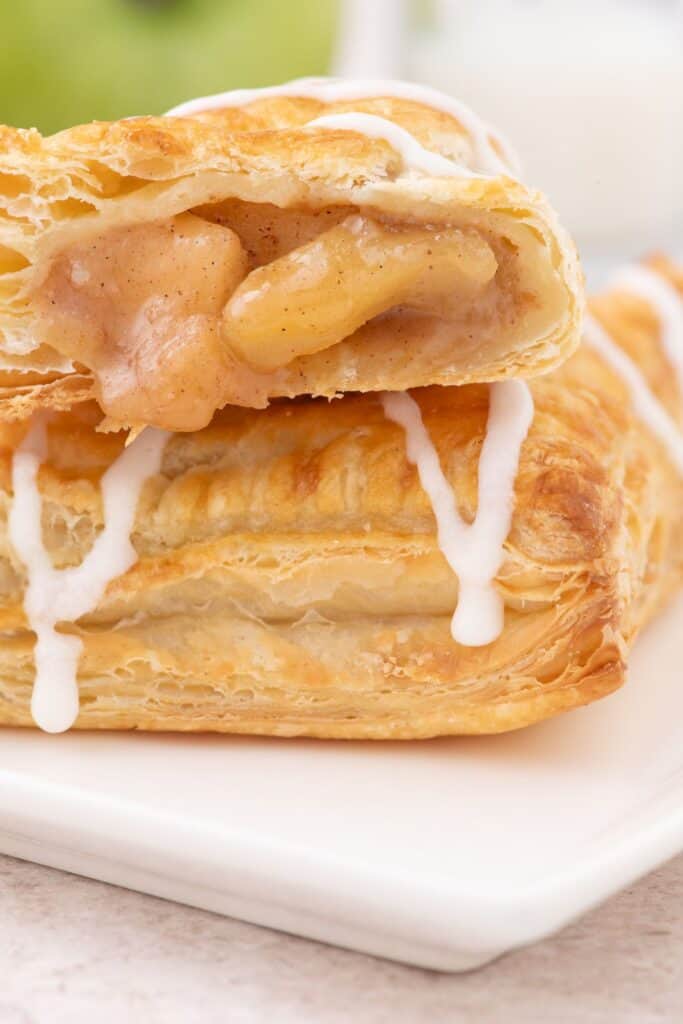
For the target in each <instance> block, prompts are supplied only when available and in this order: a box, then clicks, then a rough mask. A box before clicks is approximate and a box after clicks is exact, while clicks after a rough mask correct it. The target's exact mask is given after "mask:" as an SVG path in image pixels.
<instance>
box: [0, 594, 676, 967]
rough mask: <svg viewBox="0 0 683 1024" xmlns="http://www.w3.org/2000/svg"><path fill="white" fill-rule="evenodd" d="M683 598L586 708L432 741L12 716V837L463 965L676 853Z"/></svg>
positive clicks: (7, 837) (289, 927)
mask: <svg viewBox="0 0 683 1024" xmlns="http://www.w3.org/2000/svg"><path fill="white" fill-rule="evenodd" d="M682 638H683V599H681V600H680V601H679V602H678V603H677V604H676V605H674V606H673V607H672V608H670V609H669V611H668V612H667V613H666V614H665V615H664V616H662V617H661V618H660V619H659V620H658V621H657V622H656V623H655V624H654V625H653V626H652V627H651V628H650V629H649V630H648V631H647V633H646V634H645V635H644V636H643V637H642V638H641V640H640V642H639V644H638V646H637V648H636V651H635V652H634V656H633V662H632V670H631V678H630V681H629V683H628V685H627V686H626V687H625V688H624V689H623V690H622V691H621V692H620V693H618V694H616V695H614V696H612V697H610V698H608V699H607V700H604V701H602V702H600V703H598V704H596V705H594V706H592V707H589V708H586V709H584V710H581V711H578V712H574V713H573V714H570V715H566V716H564V717H562V718H560V719H556V720H554V721H552V722H547V723H544V724H542V725H540V726H536V727H535V728H532V729H527V730H525V731H522V732H519V733H513V734H510V735H507V736H498V737H490V738H482V739H464V740H463V739H460V740H458V739H456V740H435V741H430V742H423V743H389V744H371V743H364V744H361V743H324V742H315V741H287V740H283V741H277V740H275V741H274V740H260V739H233V738H229V737H208V736H196V737H183V736H144V735H139V734H120V735H116V734H99V735H97V734H90V735H85V734H84V735H79V734H77V733H71V734H69V735H66V736H56V737H51V736H46V735H42V734H39V733H33V732H22V731H20V730H6V731H4V732H2V731H0V850H1V851H2V852H5V853H9V854H14V855H15V856H18V857H24V858H27V859H30V860H35V861H39V862H40V863H44V864H50V865H53V866H55V867H59V868H64V869H66V870H68V871H75V872H78V873H80V874H84V875H90V876H92V877H94V878H100V879H103V880H105V881H108V882H114V883H116V884H118V885H124V886H127V887H130V888H133V889H139V890H141V891H144V892H149V893H153V894H155V895H159V896H164V897H167V898H170V899H174V900H179V901H181V902H184V903H189V904H193V905H196V906H199V907H205V908H207V909H209V910H214V911H218V912H219V913H224V914H230V915H232V916H234V917H240V918H243V919H245V920H248V921H254V922H256V923H259V924H264V925H269V926H271V927H274V928H281V929H284V930H286V931H290V932H294V933H297V934H300V935H306V936H309V937H311V938H316V939H322V940H324V941H326V942H333V943H336V944H339V945H343V946H349V947H351V948H354V949H359V950H364V951H367V952H370V953H375V954H378V955H381V956H387V957H391V958H394V959H397V960H404V961H407V962H410V963H415V964H420V965H423V966H427V967H435V968H440V969H445V970H461V969H465V968H469V967H473V966H476V965H478V964H481V963H484V962H485V961H487V960H489V959H491V958H492V957H495V956H497V955H498V954H500V953H502V952H504V951H505V950H508V949H511V948H512V947H514V946H518V945H521V944H523V943H528V942H532V941H534V940H536V939H539V938H541V937H542V936H544V935H547V934H549V933H550V932H552V931H554V930H556V929H557V928H560V927H561V926H562V925H564V924H565V923H566V922H567V921H569V920H570V919H571V918H573V917H575V916H577V915H578V914H581V913H582V912H583V911H585V910H586V909H587V908H588V907H590V906H592V905H593V904H595V903H597V902H598V901H600V900H602V899H604V898H605V897H607V896H609V895H610V894H612V893H613V892H615V891H616V890H617V889H619V888H620V887H622V886H624V885H627V884H629V883H630V882H631V881H633V880H634V879H635V878H637V877H638V876H639V875H642V874H643V873H645V872H646V871H648V870H650V869H651V868H653V867H655V866H656V865H657V864H659V863H661V862H662V861H663V860H665V859H666V858H668V857H670V856H672V855H673V854H674V853H676V852H677V851H678V850H680V849H681V848H683V720H682V712H683V679H682V672H681V663H682V662H683V651H682V650H681V639H682Z"/></svg>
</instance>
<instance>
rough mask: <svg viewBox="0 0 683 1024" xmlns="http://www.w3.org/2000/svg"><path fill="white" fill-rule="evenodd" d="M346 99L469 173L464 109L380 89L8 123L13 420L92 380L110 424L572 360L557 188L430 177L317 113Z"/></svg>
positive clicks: (0, 242)
mask: <svg viewBox="0 0 683 1024" xmlns="http://www.w3.org/2000/svg"><path fill="white" fill-rule="evenodd" d="M349 111H356V112H361V113H366V114H371V115H373V116H381V117H382V118H385V119H388V120H390V121H391V122H393V123H395V124H397V125H399V126H401V127H403V128H405V129H406V130H408V131H409V132H410V133H411V134H412V135H413V136H414V137H415V138H417V139H418V140H419V141H420V142H421V143H422V144H423V145H424V146H425V147H427V148H428V149H429V150H430V151H433V152H437V153H441V154H443V155H446V156H448V157H449V158H452V159H455V160H456V161H457V162H459V163H460V164H462V165H463V166H464V167H465V168H469V169H472V168H474V169H475V170H476V158H475V152H474V150H473V146H472V140H471V139H470V137H469V136H468V134H467V131H466V130H465V129H464V127H463V126H462V125H460V124H459V123H458V122H457V121H456V120H455V119H454V118H453V117H451V116H450V115H448V114H444V113H443V112H441V111H437V110H433V109H431V108H429V107H426V106H424V105H423V104H420V103H415V102H410V101H407V100H397V99H390V98H374V99H373V98H370V99H365V100H358V101H354V102H353V103H351V102H347V103H341V102H340V103H330V104H322V103H320V102H318V101H315V100H309V99H304V98H282V97H280V98H271V99H266V100H259V101H256V102H253V103H251V104H249V105H248V106H247V107H245V108H244V109H228V110H224V111H216V112H212V113H207V114H201V115H196V116H193V117H186V118H154V117H145V118H133V119H129V120H124V121H120V122H115V123H94V124H90V125H84V126H80V127H77V128H73V129H70V130H68V131H65V132H62V133H60V134H58V135H55V136H52V137H50V138H42V137H41V136H40V135H39V134H38V133H37V132H35V131H18V130H14V129H11V128H0V417H2V419H4V420H11V419H21V418H24V417H26V416H27V415H29V414H30V413H31V412H32V411H34V410H35V409H38V408H43V407H44V408H51V409H56V410H60V409H61V410H65V409H68V408H71V407H72V406H73V405H75V404H77V403H79V402H83V401H86V400H88V399H92V398H95V399H97V400H98V402H99V404H100V406H101V408H102V409H103V410H104V412H105V413H106V415H107V417H108V420H107V425H109V426H111V427H116V426H119V425H122V424H125V425H128V426H140V425H142V424H144V423H152V424H155V425H158V426H164V427H168V428H169V429H175V430H192V429H196V428H198V427H200V426H202V425H204V424H205V423H207V422H208V421H209V420H210V417H211V415H212V414H213V411H214V410H215V409H217V408H220V407H222V406H223V405H224V404H225V403H226V402H228V403H231V404H240V405H245V406H252V407H263V406H265V405H266V404H267V402H268V401H269V400H270V399H272V398H275V397H283V396H284V397H293V396H297V395H301V394H311V395H314V396H326V397H332V396H334V395H336V394H338V393H339V392H344V391H358V392H367V391H376V390H382V389H392V390H401V389H405V388H408V387H415V386H424V385H430V384H443V385H448V384H461V383H467V382H476V381H483V380H497V379H502V378H506V377H512V376H531V375H534V374H538V373H541V372H545V371H547V370H548V369H550V368H552V367H554V366H556V365H558V364H559V363H560V362H561V361H562V360H563V359H565V358H566V357H567V356H568V355H569V353H570V352H571V351H572V350H573V348H574V347H575V345H576V344H577V342H578V331H579V322H580V315H581V306H582V299H581V283H580V272H579V269H578V266H577V262H576V257H575V252H574V249H573V246H572V244H571V243H570V241H569V240H568V238H567V236H566V235H565V233H564V232H563V230H562V229H561V227H560V226H559V224H558V222H557V219H556V217H555V215H554V213H553V211H552V210H551V209H550V207H549V206H548V204H547V202H546V201H545V199H544V198H543V197H542V196H541V195H540V194H539V193H538V192H535V191H533V190H530V189H528V188H526V187H525V186H524V185H522V184H520V183H519V182H517V181H515V180H513V179H512V178H510V177H506V176H497V177H466V176H455V177H446V176H437V177H435V176H425V175H424V174H422V173H417V172H415V171H413V170H411V169H410V168H408V167H407V166H406V165H405V163H404V160H403V157H402V156H401V154H400V153H398V152H397V151H396V150H395V149H393V148H392V146H391V145H389V143H388V142H386V141H385V140H383V139H381V138H377V139H372V138H369V137H367V136H365V135H362V134H359V133H358V132H355V131H346V130H339V129H335V130H331V129H322V128H310V127H306V124H307V122H309V121H311V120H312V119H314V118H316V117H318V116H320V115H323V114H325V115H326V114H331V113H332V114H336V113H342V114H343V113H348V112H349ZM170 239H172V240H173V242H172V243H171V241H170ZM430 240H431V241H432V242H433V243H434V245H435V246H437V248H438V252H437V254H436V255H437V259H436V260H432V259H431V257H432V251H431V247H430V244H429V243H430ZM233 250H234V251H233ZM356 251H358V252H359V255H358V257H357V260H356V264H355V265H354V264H353V254H354V252H356ZM406 253H412V254H413V264H414V265H413V266H412V269H409V270H407V269H406V266H407V256H406ZM221 261H222V262H221ZM408 262H410V261H409V260H408ZM219 264H220V265H219ZM435 266H436V267H440V268H442V272H441V273H440V274H439V273H438V272H437V271H435V269H434V268H435ZM302 267H304V268H305V274H304V277H305V280H303V281H302ZM322 267H327V273H323V272H322V270H321V268H322ZM444 267H445V268H450V270H449V275H448V276H447V275H446V274H445V273H444V272H443V268H444ZM336 268H339V271H340V272H338V270H337V269H336ZM344 268H350V270H349V272H348V276H347V278H346V279H344V278H343V271H344ZM244 275H246V277H245V276H244ZM131 280H132V284H131ZM239 282H241V284H240V283H239ZM368 295H370V296H371V298H372V299H373V301H370V300H369V299H368ZM361 299H362V300H363V301H361ZM290 300H291V301H290ZM288 317H289V319H287V318H288ZM141 324H142V327H141ZM179 325H182V326H179ZM143 327H144V329H143ZM316 346H323V347H316Z"/></svg>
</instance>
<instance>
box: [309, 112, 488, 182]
mask: <svg viewBox="0 0 683 1024" xmlns="http://www.w3.org/2000/svg"><path fill="white" fill-rule="evenodd" d="M306 127H307V128H330V129H336V130H341V131H349V132H358V133H359V134H361V135H367V136H368V137H369V138H371V139H384V140H385V141H386V142H388V143H389V145H390V146H391V147H392V148H393V149H395V150H396V152H397V153H400V154H401V156H402V157H403V162H404V163H405V165H406V166H407V167H411V168H413V169H414V170H416V171H422V172H423V173H425V174H433V175H435V176H438V177H454V176H455V177H459V178H477V177H479V175H477V174H475V173H474V171H470V170H469V168H467V167H463V166H462V165H461V164H456V163H455V162H454V161H453V160H449V159H448V157H445V156H441V154H440V153H433V152H432V151H431V150H429V149H425V148H424V146H421V145H420V143H419V142H418V141H417V139H416V138H415V136H414V135H411V134H410V132H407V131H406V130H405V128H400V127H399V125H397V124H394V123H393V121H387V119H386V118H384V117H376V116H375V115H374V114H361V113H356V112H354V113H348V114H329V115H327V116H325V117H317V118H316V119H315V120H314V121H309V122H308V123H307V125H306Z"/></svg>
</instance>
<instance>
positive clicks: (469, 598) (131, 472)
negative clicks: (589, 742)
mask: <svg viewBox="0 0 683 1024" xmlns="http://www.w3.org/2000/svg"><path fill="white" fill-rule="evenodd" d="M677 285H678V287H680V285H681V278H680V275H678V274H677V271H676V268H674V267H672V266H670V265H667V264H666V263H665V262H664V261H659V262H656V263H653V264H650V265H648V266H639V267H634V268H630V269H629V270H628V271H627V272H622V273H620V274H619V275H618V276H616V277H615V279H614V285H613V287H610V289H609V290H608V291H606V292H605V293H604V294H602V295H600V296H598V297H596V298H595V300H593V302H592V303H591V310H592V313H591V318H590V319H589V321H588V327H587V337H586V343H585V344H583V345H582V346H581V347H580V349H579V350H578V352H577V353H576V354H575V355H574V356H573V357H572V358H571V359H570V360H569V361H568V362H567V363H566V364H565V365H564V366H562V367H561V368H560V369H558V370H555V371H554V372H553V373H550V374H547V375H545V376H540V377H537V378H535V379H534V380H533V381H531V382H530V383H529V384H527V383H524V382H522V381H500V382H497V383H493V384H490V385H486V384H470V385H467V386H463V387H436V386H430V387H426V388H422V389H415V390H412V391H411V392H410V393H397V392H389V393H381V394H377V395H376V394H363V395H352V394H348V395H345V396H344V397H343V398H341V399H339V400H338V401H335V402H332V403H328V402H326V401H324V400H321V399H315V398H299V399H293V400H285V401H278V402H274V403H273V404H271V406H270V407H269V408H268V409H265V410H261V411H256V410H251V409H246V408H239V407H230V408H226V409H224V410H223V411H222V412H220V413H218V414H217V415H216V416H214V418H213V420H212V422H211V424H210V425H209V426H207V427H206V428H205V429H203V430H201V431H198V432H194V433H185V434H183V433H176V434H174V435H167V434H165V433H164V432H163V431H161V430H156V429H154V428H149V429H148V430H146V431H144V432H143V434H142V435H140V436H139V437H137V438H136V440H135V441H134V442H133V443H132V444H131V445H128V447H124V436H123V434H115V433H108V434H106V433H102V432H98V431H97V430H96V426H97V424H98V422H99V418H100V415H101V413H100V410H99V408H98V407H97V405H96V404H95V403H87V404H83V405H81V406H79V407H77V408H75V409H73V410H70V411H65V412H59V413H55V414H54V415H52V417H51V418H49V419H46V418H45V417H40V416H39V417H38V418H37V419H35V420H34V421H33V423H32V424H31V425H30V426H29V425H28V424H25V423H15V424H5V425H4V426H3V427H2V441H3V448H2V456H1V458H0V494H1V496H2V507H3V512H2V519H1V521H0V523H1V525H0V629H1V630H2V635H3V641H2V644H1V645H0V720H1V721H2V722H3V723H6V724H14V725H30V724H31V721H32V719H31V695H32V690H33V688H34V679H35V677H36V667H38V675H39V676H40V675H41V668H40V665H39V664H38V662H39V660H40V658H43V659H44V660H45V662H46V664H47V670H44V671H43V672H42V679H41V682H40V686H41V688H42V690H41V694H40V695H39V697H38V699H36V693H35V692H34V694H33V697H34V704H33V707H34V714H37V717H38V718H39V720H41V724H44V725H46V727H48V728H53V729H55V728H59V727H63V726H64V725H65V724H68V721H67V719H69V717H73V718H76V713H77V712H78V716H77V718H76V723H75V724H76V726H77V727H80V728H107V729H132V728H136V729H143V730H213V731H221V732H222V731H225V732H236V733H263V734H273V735H279V736H318V737H340V738H375V739H384V738H417V737H429V736H437V735H444V734H465V733H488V732H498V731H503V730H507V729H515V728H519V727H521V726H525V725H528V724H530V723H532V722H536V721H538V720H540V719H543V718H545V717H547V716H550V715H554V714H556V713H558V712H561V711H565V710H567V709H569V708H573V707H576V706H578V705H582V704H586V703H588V702H590V701H592V700H594V699H596V698H598V697H602V696H603V695H605V694H608V693H610V692H611V691H612V690H614V689H615V688H617V687H618V686H620V685H621V683H622V682H623V680H624V673H625V665H626V659H627V653H628V649H629V646H630V645H631V643H632V641H633V639H634V637H635V635H636V634H637V632H638V630H639V629H640V628H641V626H642V625H643V624H644V623H645V622H646V621H647V620H648V619H649V618H650V617H651V616H652V615H653V614H654V613H655V612H656V611H657V610H658V609H659V608H660V607H661V605H662V603H663V602H664V601H665V600H666V599H667V598H668V597H669V596H670V595H671V594H672V593H673V592H674V591H675V589H676V588H677V587H678V586H679V584H680V580H681V569H682V564H683V554H682V552H683V544H682V540H683V536H682V533H683V531H682V529H681V517H680V515H679V514H678V512H677V509H678V508H679V506H680V502H681V497H682V493H681V492H682V480H681V474H682V472H683V435H682V434H681V400H682V394H681V390H680V386H679V375H678V372H679V369H680V367H679V366H678V364H677V363H675V361H674V360H676V359H680V352H681V351H683V337H681V316H682V313H681V296H680V292H678V293H677V290H676V288H677ZM677 332H678V333H677ZM673 343H676V344H677V346H678V348H677V349H676V348H675V346H673ZM531 398H533V409H532V406H531ZM122 467H123V469H122ZM122 488H123V489H124V492H123V493H122V490H121V489H122ZM128 531H129V532H128ZM129 537H130V539H129ZM136 559H137V560H136ZM133 563H134V564H133ZM83 566H86V570H87V571H86V572H85V573H84V572H83V570H82V567H83ZM115 567H118V574H116V573H113V572H112V571H111V570H112V568H115ZM79 573H80V575H79ZM84 587H85V588H87V589H88V593H87V594H84V593H83V588H84ZM454 611H455V616H454V615H453V613H454ZM482 624H484V625H485V627H486V628H485V629H483V630H482ZM34 634H36V635H38V640H39V643H38V645H36V643H35V635H34ZM55 638H57V639H56V640H55ZM40 644H43V647H42V648H41V650H38V646H39V645H40ZM55 645H56V646H55ZM55 651H56V655H55V653H54V652H55ZM41 652H42V653H41ZM51 652H52V653H51ZM69 673H71V674H72V678H71V680H69V678H68V675H69ZM76 674H77V676H78V690H79V692H80V710H79V708H78V706H77V703H76V705H74V697H73V695H74V693H75V690H74V688H73V684H74V680H75V678H76ZM60 688H61V691H62V692H61V694H60V693H58V692H57V691H59V690H60ZM69 694H71V696H69ZM69 701H71V703H69ZM60 716H62V717H61V718H60ZM60 723H61V724H60Z"/></svg>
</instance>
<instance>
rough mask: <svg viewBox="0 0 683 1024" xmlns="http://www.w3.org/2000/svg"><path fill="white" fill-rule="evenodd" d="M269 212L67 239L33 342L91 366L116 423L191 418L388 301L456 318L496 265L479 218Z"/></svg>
mask: <svg viewBox="0 0 683 1024" xmlns="http://www.w3.org/2000/svg"><path fill="white" fill-rule="evenodd" d="M273 210H274V208H273V207H269V208H268V212H267V213H266V212H265V211H263V210H262V211H261V212H260V214H259V208H258V207H256V206H254V205H253V204H241V205H234V206H233V208H232V210H231V206H230V204H225V205H224V209H223V211H222V213H221V212H220V211H219V212H218V213H217V214H216V215H215V216H213V217H212V219H207V218H206V216H204V215H202V216H198V215H197V214H193V213H184V214H181V215H179V216H176V217H173V218H172V219H170V220H166V221H163V222H161V223H151V224H143V225H139V226H135V227H129V228H117V229H113V230H111V231H109V232H107V233H105V234H102V235H100V236H98V237H95V238H93V239H91V240H89V241H87V242H81V243H78V244H76V245H73V246H71V247H70V248H68V249H67V250H65V251H64V252H62V253H61V254H60V255H59V256H58V257H57V258H56V259H55V261H54V262H53V264H52V266H51V269H50V272H49V274H48V276H47V279H46V280H45V281H44V282H43V284H42V285H41V287H40V289H39V290H38V292H37V294H36V295H35V297H34V301H33V304H34V308H35V309H36V312H37V315H38V321H37V324H36V328H37V331H38V335H39V340H40V341H41V342H45V343H47V344H49V345H51V346H52V347H53V348H55V349H56V350H57V351H59V352H60V353H62V354H63V355H64V356H66V357H68V358H71V359H72V360H74V361H75V362H77V363H79V364H83V365H85V366H86V367H87V368H88V369H89V370H90V371H91V372H92V373H93V375H94V377H95V380H96V387H97V395H98V400H99V402H100V405H101V406H102V408H103V410H104V411H105V413H106V414H107V415H108V416H109V417H111V419H112V420H114V421H116V422H117V423H121V424H143V423H147V424H154V425H156V426H161V427H166V428H168V429H171V430H196V429H199V428H200V427H202V426H204V425H206V424H207V423H208V422H209V420H210V419H211V417H212V415H213V413H214V412H215V410H216V409H218V408H220V407H221V406H223V405H225V404H226V403H228V402H230V403H233V404H238V405H247V406H253V407H257V408H258V407H262V406H264V405H266V404H267V401H268V397H269V395H270V394H272V393H273V387H272V385H273V380H274V375H276V374H278V373H279V372H280V371H282V370H284V369H285V368H287V367H288V366H289V364H291V363H292V362H293V361H294V360H296V359H298V358H300V357H305V356H308V355H311V354H313V353H317V352H321V351H323V350H325V349H328V348H330V347H332V346H334V345H337V344H338V343H339V342H341V341H343V340H344V339H346V338H349V337H350V336H352V335H353V334H354V333H355V332H357V331H358V330H359V329H360V328H361V327H363V326H364V325H365V324H367V323H369V322H370V321H373V320H375V319H376V318H379V317H382V316H383V315H385V314H386V313H387V312H389V311H391V312H392V313H393V314H394V315H395V314H396V313H397V312H398V313H399V314H400V313H401V311H405V312H406V314H407V315H408V314H410V316H412V317H413V318H414V317H415V316H416V315H417V316H418V317H419V315H420V314H428V315H430V316H432V317H434V316H436V317H439V318H441V319H443V320H444V321H446V322H449V321H453V322H457V321H459V319H461V318H462V316H463V311H464V310H465V309H467V308H469V309H471V307H472V303H473V302H474V301H475V300H476V299H477V296H479V295H480V294H482V293H483V292H484V290H485V289H486V286H487V285H488V284H489V283H490V282H491V281H492V280H493V278H494V277H495V275H496V271H497V260H496V257H495V255H494V252H493V250H492V249H491V247H490V246H489V244H488V243H487V242H486V240H485V239H484V238H483V237H482V236H481V235H480V234H478V233H477V232H476V231H462V230H459V229H457V228H448V227H444V228H433V227H424V226H420V225H405V224H404V225H397V224H391V223H385V222H382V221H380V220H376V219H372V218H369V217H366V216H361V215H359V214H357V213H354V212H353V211H350V210H349V209H348V208H340V209H335V210H329V211H319V212H318V213H316V214H298V213H294V212H292V211H279V212H278V213H279V216H278V215H275V216H273V213H272V211H273ZM231 212H232V213H233V214H234V216H231V215H230V214H231ZM202 213H203V211H202ZM407 322H408V323H409V322H410V319H409V317H408V319H407Z"/></svg>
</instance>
